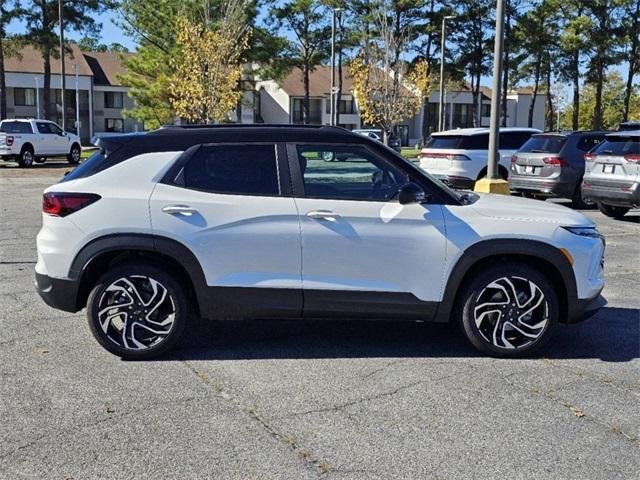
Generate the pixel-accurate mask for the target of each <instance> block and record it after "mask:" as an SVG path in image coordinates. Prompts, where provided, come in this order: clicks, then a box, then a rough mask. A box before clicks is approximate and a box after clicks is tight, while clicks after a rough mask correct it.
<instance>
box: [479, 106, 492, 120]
mask: <svg viewBox="0 0 640 480" xmlns="http://www.w3.org/2000/svg"><path fill="white" fill-rule="evenodd" d="M481 110H482V116H483V117H490V116H491V104H489V103H483V104H482V108H481Z"/></svg>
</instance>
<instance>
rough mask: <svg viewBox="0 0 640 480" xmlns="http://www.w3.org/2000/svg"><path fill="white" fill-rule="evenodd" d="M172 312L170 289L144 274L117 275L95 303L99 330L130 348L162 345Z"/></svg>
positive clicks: (113, 340)
mask: <svg viewBox="0 0 640 480" xmlns="http://www.w3.org/2000/svg"><path fill="white" fill-rule="evenodd" d="M175 313H176V309H175V304H174V301H173V298H172V296H171V293H170V292H169V290H168V289H167V288H166V287H165V286H164V285H162V284H161V283H160V282H159V281H157V280H155V279H153V278H151V277H149V276H144V275H128V276H126V277H121V278H118V279H117V280H115V281H114V282H112V283H111V284H110V285H109V286H108V287H107V288H106V289H105V291H104V292H103V293H102V295H101V296H100V300H99V302H98V322H99V325H100V328H101V329H102V332H103V333H104V335H105V336H106V337H107V338H108V339H109V340H110V341H112V342H113V343H115V344H116V345H117V346H119V347H121V348H125V349H129V350H146V349H149V348H151V347H154V346H157V345H159V344H161V343H162V341H163V340H164V339H165V338H167V336H168V335H169V333H171V329H172V328H173V324H174V319H175Z"/></svg>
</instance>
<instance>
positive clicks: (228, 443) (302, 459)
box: [0, 163, 640, 480]
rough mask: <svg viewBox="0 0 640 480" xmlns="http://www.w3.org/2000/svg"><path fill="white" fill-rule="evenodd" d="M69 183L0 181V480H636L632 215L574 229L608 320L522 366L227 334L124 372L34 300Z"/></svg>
mask: <svg viewBox="0 0 640 480" xmlns="http://www.w3.org/2000/svg"><path fill="white" fill-rule="evenodd" d="M67 169H68V167H67V165H66V164H63V163H60V164H55V163H51V164H49V163H47V164H44V165H36V166H35V167H34V168H32V169H30V170H21V169H17V168H15V167H14V166H13V164H9V163H7V164H0V225H1V226H2V228H1V229H0V479H5V478H6V479H14V478H37V479H49V478H51V479H85V478H110V479H116V478H117V479H120V478H122V479H133V478H163V479H164V478H184V479H187V478H189V479H190V478H220V479H295V480H297V479H306V478H319V477H322V478H325V477H326V478H337V479H392V478H402V479H418V478H434V479H438V478H440V479H445V478H447V479H448V478H510V479H519V478H523V479H524V478H545V479H546V478H548V479H560V478H561V479H609V480H611V479H635V478H638V472H639V471H640V359H639V357H640V243H639V242H638V240H640V223H639V219H640V211H637V210H636V211H632V212H630V213H629V214H627V216H626V217H625V218H624V219H623V220H612V219H609V218H606V217H604V216H603V215H601V214H600V213H599V212H597V211H587V212H586V215H588V216H589V217H590V218H592V219H594V220H595V221H596V222H597V223H598V225H599V228H600V229H601V231H602V233H604V235H605V236H606V240H607V256H606V275H607V286H606V288H605V291H604V295H605V297H606V298H607V299H608V301H609V305H608V306H607V307H606V308H604V309H603V310H602V311H601V312H600V313H598V314H597V315H596V316H595V317H594V318H592V319H590V320H588V321H586V322H584V323H582V324H579V325H575V326H570V327H565V326H563V327H562V328H560V329H559V331H558V334H557V336H556V337H555V339H554V341H553V342H552V344H551V345H550V346H548V347H547V348H546V349H545V350H543V351H542V352H541V353H540V355H539V356H538V357H537V358H534V359H527V360H515V361H514V360H495V359H490V358H484V357H481V356H479V355H478V354H477V353H476V352H475V350H473V349H472V348H471V347H470V346H469V345H467V344H466V342H465V341H464V339H463V338H462V336H461V335H460V334H458V332H457V331H455V330H454V329H451V327H448V326H443V325H428V324H422V323H393V322H353V321H352V322H347V321H344V322H341V321H326V322H321V321H304V322H303V321H299V322H292V321H288V322H273V321H272V322H268V321H245V322H235V323H233V322H227V323H224V322H197V323H196V322H194V325H193V327H192V328H193V330H194V332H193V335H191V336H190V338H189V339H187V340H186V341H185V343H184V347H183V348H182V349H181V350H179V351H177V352H175V353H174V354H172V355H171V356H169V357H165V358H163V359H161V360H157V361H150V362H144V363H137V362H124V361H121V360H119V359H118V358H116V357H114V356H111V355H110V354H109V353H107V352H106V351H104V350H103V349H102V348H100V347H99V346H98V344H97V343H96V342H95V341H94V340H93V338H92V336H91V334H90V332H89V328H88V326H87V323H86V320H85V316H84V312H80V313H77V314H65V313H63V312H59V311H56V310H52V309H50V308H49V307H47V306H46V305H45V304H44V303H43V302H42V301H41V300H40V298H39V297H38V296H37V294H36V293H35V290H34V288H33V268H34V265H35V260H36V251H35V236H36V234H37V232H38V230H39V228H40V223H41V219H40V209H41V206H40V202H41V193H42V190H43V189H44V188H45V187H46V186H47V185H49V184H51V183H53V182H55V181H56V179H57V178H59V177H60V176H61V174H62V173H63V172H64V171H65V170H67Z"/></svg>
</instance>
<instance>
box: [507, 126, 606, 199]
mask: <svg viewBox="0 0 640 480" xmlns="http://www.w3.org/2000/svg"><path fill="white" fill-rule="evenodd" d="M606 134H607V132H567V133H553V132H549V133H539V134H535V135H533V136H532V137H531V138H530V139H529V140H527V141H526V142H525V144H524V145H523V146H522V147H520V149H519V150H518V151H517V152H516V153H514V154H513V156H512V157H511V172H510V175H509V186H510V187H511V190H513V191H516V192H519V193H522V194H523V195H525V196H527V195H529V196H536V197H537V198H540V197H542V198H545V197H560V198H570V199H571V200H572V201H573V205H574V207H576V208H585V207H587V206H588V202H586V201H585V199H584V198H583V196H582V189H581V184H582V177H583V175H584V156H585V154H586V153H587V152H588V151H589V150H591V149H592V148H593V147H594V146H596V145H597V144H599V143H600V142H601V141H602V140H603V139H604V136H605V135H606Z"/></svg>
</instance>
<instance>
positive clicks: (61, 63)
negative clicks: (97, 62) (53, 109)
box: [45, 0, 67, 130]
mask: <svg viewBox="0 0 640 480" xmlns="http://www.w3.org/2000/svg"><path fill="white" fill-rule="evenodd" d="M58 18H59V20H60V79H61V82H62V83H61V85H60V86H61V92H60V94H61V95H60V100H61V103H62V130H66V123H67V122H66V119H65V114H66V113H67V112H66V111H65V110H66V108H65V107H66V104H65V101H64V87H65V77H64V75H65V72H64V22H63V20H62V0H58ZM45 108H46V105H45Z"/></svg>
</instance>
